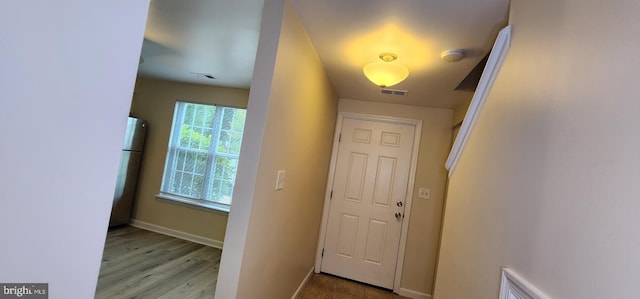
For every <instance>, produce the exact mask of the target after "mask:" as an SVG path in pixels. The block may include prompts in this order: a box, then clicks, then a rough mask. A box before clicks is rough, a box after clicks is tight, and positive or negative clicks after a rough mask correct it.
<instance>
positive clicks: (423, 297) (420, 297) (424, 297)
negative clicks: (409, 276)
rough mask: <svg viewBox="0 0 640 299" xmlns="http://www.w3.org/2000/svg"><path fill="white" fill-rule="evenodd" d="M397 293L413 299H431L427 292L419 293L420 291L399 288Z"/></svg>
mask: <svg viewBox="0 0 640 299" xmlns="http://www.w3.org/2000/svg"><path fill="white" fill-rule="evenodd" d="M398 295H400V296H405V297H409V298H413V299H432V298H431V295H429V294H425V293H420V292H416V291H412V290H407V289H403V288H400V289H399V290H398Z"/></svg>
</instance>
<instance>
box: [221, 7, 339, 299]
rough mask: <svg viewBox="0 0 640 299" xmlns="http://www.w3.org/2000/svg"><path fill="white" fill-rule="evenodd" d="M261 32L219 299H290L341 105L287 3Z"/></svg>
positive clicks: (311, 233)
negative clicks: (279, 182)
mask: <svg viewBox="0 0 640 299" xmlns="http://www.w3.org/2000/svg"><path fill="white" fill-rule="evenodd" d="M261 31H262V32H261V37H260V42H259V48H258V56H257V58H256V68H255V71H254V79H253V82H252V88H251V96H250V99H249V107H248V115H247V131H245V138H244V140H243V148H242V152H241V154H240V165H239V169H238V179H237V181H236V182H237V184H238V185H241V186H243V187H242V188H236V190H234V201H236V202H237V201H239V202H237V203H238V204H237V205H234V206H232V209H231V214H230V217H229V225H228V227H227V236H228V237H227V240H226V242H225V247H224V250H223V256H222V262H221V269H220V276H219V280H218V284H217V289H216V298H223V299H226V298H278V299H279V298H291V296H292V295H293V294H294V292H295V290H296V289H297V287H298V286H299V285H300V283H301V282H302V281H303V279H304V278H305V276H306V275H307V274H308V273H309V271H310V270H311V269H312V267H313V264H314V258H315V252H316V246H317V241H318V233H319V229H320V219H321V216H322V205H323V200H324V193H325V192H324V191H325V187H326V181H327V175H328V170H329V162H330V155H331V148H332V141H333V132H334V127H335V121H336V117H337V106H338V98H337V96H336V95H335V93H334V91H333V88H332V87H331V84H330V83H329V81H328V79H327V77H326V75H325V72H324V68H323V66H322V64H321V62H320V60H319V58H318V56H317V54H316V52H315V49H314V48H313V46H312V44H311V43H310V41H309V39H308V37H307V35H306V33H305V31H304V29H303V27H302V25H301V24H300V22H299V20H298V17H297V16H296V14H295V12H294V11H293V9H292V8H291V7H290V5H289V4H288V3H286V4H285V1H279V0H275V1H266V3H265V12H264V14H263V23H262V29H261ZM276 51H277V53H276ZM278 170H286V172H287V175H286V183H285V186H284V189H283V190H281V191H274V186H275V181H276V172H277V171H278Z"/></svg>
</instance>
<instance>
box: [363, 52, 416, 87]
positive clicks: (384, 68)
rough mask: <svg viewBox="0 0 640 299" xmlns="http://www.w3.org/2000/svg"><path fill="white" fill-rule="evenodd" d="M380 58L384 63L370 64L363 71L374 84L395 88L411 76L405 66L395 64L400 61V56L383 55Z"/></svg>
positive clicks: (392, 54)
mask: <svg viewBox="0 0 640 299" xmlns="http://www.w3.org/2000/svg"><path fill="white" fill-rule="evenodd" d="M378 57H380V60H382V61H378V62H372V63H369V64H367V65H365V66H364V68H363V69H362V72H363V73H364V75H365V76H366V77H367V79H369V81H371V82H373V84H375V85H378V86H380V87H388V86H393V85H396V84H398V83H400V82H402V81H403V80H404V79H406V78H407V76H409V70H408V69H407V68H406V67H405V66H404V65H401V64H399V63H397V62H394V60H396V59H398V55H396V54H394V53H382V54H380V56H378Z"/></svg>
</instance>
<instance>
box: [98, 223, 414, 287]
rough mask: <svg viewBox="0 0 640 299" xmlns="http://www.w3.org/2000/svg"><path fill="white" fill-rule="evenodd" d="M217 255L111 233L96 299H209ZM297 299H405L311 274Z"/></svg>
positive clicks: (180, 243) (128, 232)
mask: <svg viewBox="0 0 640 299" xmlns="http://www.w3.org/2000/svg"><path fill="white" fill-rule="evenodd" d="M221 254H222V251H221V250H220V249H216V248H212V247H208V246H204V245H200V244H197V243H193V242H189V241H185V240H181V239H177V238H173V237H169V236H165V235H162V234H158V233H154V232H150V231H146V230H142V229H138V228H135V227H131V226H124V227H120V228H116V229H114V230H110V231H109V232H108V233H107V240H106V244H105V248H104V254H103V257H102V266H101V267H100V276H99V278H98V287H97V288H96V298H98V299H102V298H104V299H114V298H115V299H121V298H144V299H146V298H163V299H197V298H213V296H214V294H215V290H216V281H217V279H218V269H219V267H220V255H221ZM299 298H300V299H316V298H318V299H319V298H327V299H340V298H354V299H362V298H365V299H399V298H403V299H408V298H406V297H401V296H398V295H396V294H393V293H391V292H390V291H387V290H382V289H379V288H376V287H372V286H368V285H365V284H360V283H357V282H354V281H351V280H346V279H342V278H339V277H335V276H331V275H326V274H313V276H312V277H311V279H310V281H309V282H308V283H307V285H306V286H305V288H304V289H303V290H302V292H301V294H300V296H299Z"/></svg>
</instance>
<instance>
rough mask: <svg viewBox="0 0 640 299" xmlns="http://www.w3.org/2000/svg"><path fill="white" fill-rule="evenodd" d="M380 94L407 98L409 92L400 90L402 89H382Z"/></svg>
mask: <svg viewBox="0 0 640 299" xmlns="http://www.w3.org/2000/svg"><path fill="white" fill-rule="evenodd" d="M380 93H381V94H390V95H394V96H406V95H407V94H408V93H409V91H407V90H400V89H389V88H382V89H380Z"/></svg>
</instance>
